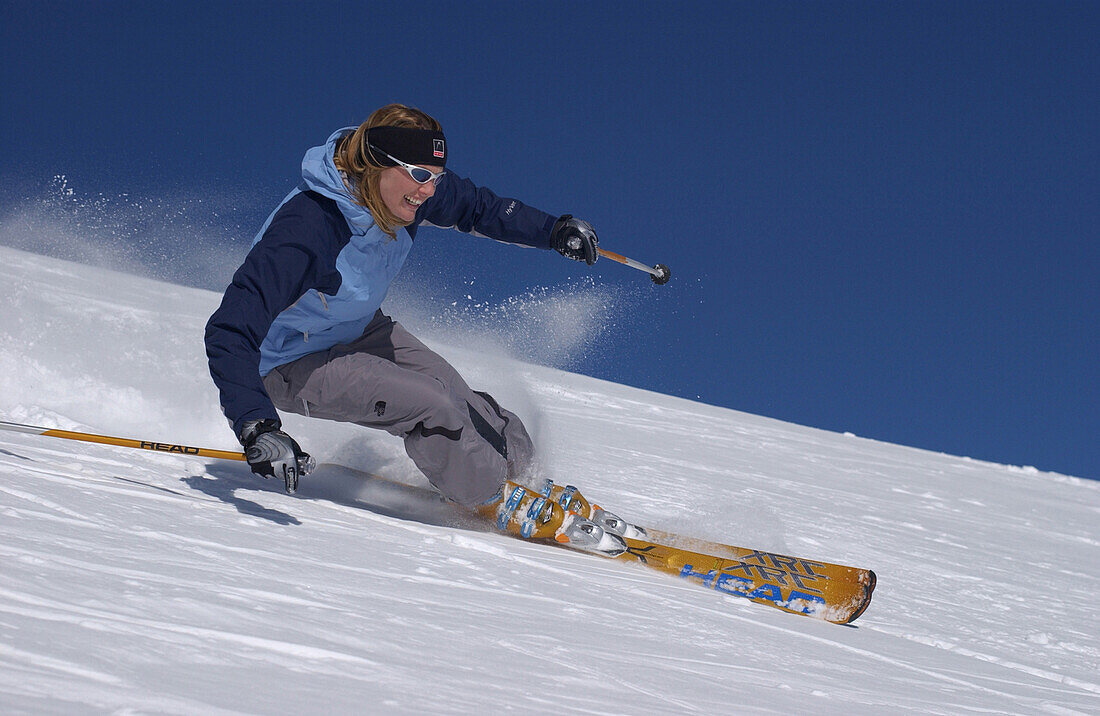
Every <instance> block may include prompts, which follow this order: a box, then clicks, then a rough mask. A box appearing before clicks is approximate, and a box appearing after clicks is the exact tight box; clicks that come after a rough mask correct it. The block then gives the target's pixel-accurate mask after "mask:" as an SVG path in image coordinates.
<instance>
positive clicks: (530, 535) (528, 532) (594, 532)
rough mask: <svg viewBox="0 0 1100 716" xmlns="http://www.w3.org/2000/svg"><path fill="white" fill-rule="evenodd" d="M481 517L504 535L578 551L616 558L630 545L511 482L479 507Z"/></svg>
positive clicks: (537, 494)
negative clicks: (543, 540) (550, 541)
mask: <svg viewBox="0 0 1100 716" xmlns="http://www.w3.org/2000/svg"><path fill="white" fill-rule="evenodd" d="M477 513H478V514H479V515H481V516H482V517H485V518H488V519H490V520H492V521H493V524H494V525H495V526H496V528H497V529H499V530H500V531H502V532H507V533H508V534H513V535H517V536H519V537H522V538H524V539H552V540H554V541H556V542H559V543H561V544H567V545H569V546H570V547H573V548H575V549H579V550H583V551H585V552H598V553H600V554H605V555H608V556H612V557H614V556H616V555H619V554H622V553H623V552H625V551H626V544H625V543H624V542H623V540H622V538H621V537H619V536H618V535H616V534H613V533H611V532H608V531H607V530H605V529H604V528H603V527H601V526H600V525H598V524H595V523H594V522H591V521H589V520H588V519H587V518H585V517H584V516H583V515H580V514H577V513H576V512H568V511H566V510H565V509H563V508H562V506H561V505H560V504H558V503H557V502H554V501H552V500H550V499H549V498H548V497H547V496H546V495H540V494H539V493H537V492H535V491H534V490H529V489H527V488H526V487H524V486H523V485H519V484H517V483H515V482H512V481H511V480H508V481H506V482H505V483H504V484H503V485H502V486H501V489H500V492H498V493H497V494H496V495H495V496H494V497H493V498H492V499H490V500H489V501H488V502H486V503H484V504H482V505H481V506H479V507H478V508H477Z"/></svg>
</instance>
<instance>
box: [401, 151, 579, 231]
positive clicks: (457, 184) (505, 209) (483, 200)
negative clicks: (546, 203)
mask: <svg viewBox="0 0 1100 716" xmlns="http://www.w3.org/2000/svg"><path fill="white" fill-rule="evenodd" d="M416 221H417V223H418V224H427V225H431V226H438V227H441V228H445V229H451V228H454V229H458V230H459V231H464V232H466V233H468V234H475V235H477V236H486V237H488V238H490V239H496V240H497V241H504V242H507V243H509V244H521V245H523V246H533V247H535V248H540V249H549V248H550V231H551V229H553V228H554V222H555V221H557V217H555V216H551V215H550V214H547V213H546V212H545V211H539V210H538V209H536V208H534V207H531V206H526V205H525V204H522V203H520V202H519V201H518V200H516V199H507V198H502V197H499V196H497V195H496V194H494V193H493V192H492V191H490V190H489V189H486V188H484V187H479V186H476V185H475V184H474V183H473V182H472V181H470V180H469V179H465V178H463V177H460V176H458V175H457V174H455V173H454V172H452V171H449V170H448V171H447V174H446V175H445V176H444V177H443V179H441V180H440V182H439V186H437V187H436V190H435V194H434V195H433V196H432V198H430V199H428V200H427V201H426V202H424V206H422V207H420V210H419V211H418V212H417V215H416Z"/></svg>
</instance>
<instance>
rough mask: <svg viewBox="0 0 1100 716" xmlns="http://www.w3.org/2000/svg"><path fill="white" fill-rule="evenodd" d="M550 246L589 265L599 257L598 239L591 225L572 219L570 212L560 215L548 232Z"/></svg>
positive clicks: (563, 254)
mask: <svg viewBox="0 0 1100 716" xmlns="http://www.w3.org/2000/svg"><path fill="white" fill-rule="evenodd" d="M550 248H552V249H554V250H555V251H557V252H558V253H559V254H561V255H562V256H568V257H569V258H571V259H573V260H574V261H583V262H585V263H586V264H588V265H589V266H591V265H592V264H594V263H596V259H598V258H600V254H599V251H598V250H599V248H600V240H599V239H598V238H596V232H595V230H593V229H592V225H591V224H589V223H588V222H587V221H583V220H581V219H574V218H573V217H572V215H570V214H566V215H565V216H563V217H561V218H560V219H558V221H557V223H555V224H554V228H553V230H552V231H551V232H550Z"/></svg>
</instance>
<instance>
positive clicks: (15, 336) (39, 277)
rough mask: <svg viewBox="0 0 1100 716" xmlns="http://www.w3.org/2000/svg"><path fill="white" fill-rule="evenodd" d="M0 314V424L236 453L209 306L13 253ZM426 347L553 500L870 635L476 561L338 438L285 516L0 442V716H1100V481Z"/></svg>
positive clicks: (234, 493)
mask: <svg viewBox="0 0 1100 716" xmlns="http://www.w3.org/2000/svg"><path fill="white" fill-rule="evenodd" d="M0 296H2V300H3V305H4V306H5V309H6V310H4V311H3V312H2V313H0V376H2V378H0V380H2V383H0V385H2V390H0V420H7V421H13V422H22V423H30V424H33V425H42V426H45V427H60V428H66V429H75V430H83V431H89V432H98V433H106V434H113V435H119V436H124V437H138V438H144V439H152V440H161V441H165V442H173V443H183V444H189V445H201V446H204V447H211V448H219V449H230V450H232V449H236V447H237V446H236V444H235V441H234V440H233V437H232V435H231V434H230V431H229V430H228V428H227V426H226V423H225V420H224V418H223V417H222V416H221V413H220V411H219V409H218V403H217V395H216V392H215V389H214V387H213V385H212V384H211V382H210V380H209V377H208V374H207V370H206V364H205V357H204V355H203V345H202V327H203V325H204V323H205V320H206V317H207V316H208V315H209V314H210V313H211V312H212V311H213V309H214V307H215V306H216V305H217V302H218V301H219V298H220V297H219V296H218V295H217V294H216V293H213V292H210V291H204V290H199V289H192V288H185V287H181V286H177V285H172V284H167V283H162V282H157V281H152V280H149V279H144V278H139V277H136V276H131V275H126V274H121V273H113V272H111V271H108V270H105V269H101V268H92V267H89V266H85V265H80V264H75V263H67V262H64V261H60V260H58V259H53V258H45V257H42V256H38V255H35V254H30V253H26V252H23V251H18V250H15V249H10V248H0ZM547 300H553V298H552V297H550V298H548V299H547ZM390 308H391V309H392V310H393V311H394V313H395V314H397V316H398V317H399V318H400V317H401V307H400V306H391V307H390ZM417 330H418V331H419V329H417ZM487 330H489V329H487ZM420 332H421V334H422V335H423V337H424V338H426V339H427V341H428V342H429V343H430V344H432V345H433V347H435V348H436V349H437V350H440V351H441V352H443V353H444V354H445V355H446V356H447V357H448V358H450V359H452V361H453V362H454V363H455V364H456V365H457V367H458V368H459V369H460V370H461V371H463V372H464V373H465V374H466V375H467V377H468V379H469V380H470V382H471V383H472V384H473V385H474V386H475V387H477V388H480V389H485V390H489V391H490V392H492V393H494V395H495V396H496V397H497V398H498V399H499V400H500V401H501V402H502V403H503V404H505V405H508V406H510V407H513V408H514V409H515V410H516V411H517V412H519V413H520V415H521V416H522V417H523V418H524V419H525V421H526V422H528V423H529V424H530V425H531V426H533V427H534V431H535V437H536V441H537V442H538V444H539V446H540V449H541V450H542V455H543V464H542V470H543V472H544V473H545V474H547V475H550V476H553V477H555V479H558V480H560V481H565V482H573V483H575V484H578V485H579V486H581V487H582V489H583V491H584V493H585V495H586V496H588V497H589V498H590V499H593V500H595V501H596V502H598V503H600V504H602V505H603V506H605V507H609V508H611V509H614V510H615V511H617V512H619V513H620V514H622V515H623V516H626V517H628V518H633V519H634V520H636V521H638V522H640V523H641V524H645V525H650V526H653V527H659V528H662V529H666V530H671V531H677V532H683V533H688V534H691V535H694V536H698V537H703V538H708V539H714V540H719V541H725V542H730V543H733V544H739V545H743V546H749V547H756V548H760V549H765V550H770V551H775V552H782V553H787V554H794V555H797V556H801V557H806V558H809V559H818V560H825V561H831V562H839V563H842V564H848V565H852V566H857V567H864V568H869V569H873V570H875V572H876V573H877V574H878V580H879V581H878V589H877V591H876V594H875V598H874V600H873V602H872V604H871V606H870V608H869V609H868V610H867V612H866V613H865V614H864V615H863V616H862V617H861V618H860V619H859V621H857V622H856V623H855V624H854V625H852V626H848V627H845V626H837V625H833V624H829V623H826V622H822V621H817V620H813V619H808V618H804V617H798V616H793V615H789V614H784V613H781V612H779V611H776V610H772V609H768V608H766V607H762V606H759V605H754V604H750V603H748V602H746V601H744V600H739V599H737V598H734V597H729V596H725V595H722V594H718V593H715V592H708V591H706V590H703V589H699V588H697V587H693V586H692V585H691V584H689V583H687V582H683V581H679V580H676V579H674V578H671V577H666V576H663V575H659V574H655V573H651V572H649V571H647V570H645V569H642V568H640V567H629V566H625V565H622V564H619V563H616V562H611V561H607V560H603V559H600V558H598V557H593V556H589V555H581V554H577V553H573V552H568V551H565V550H561V549H556V548H554V547H550V546H544V545H536V544H529V543H525V542H522V541H519V540H515V539H511V538H508V537H504V536H501V535H497V534H495V533H491V532H486V531H484V530H482V529H480V528H478V527H477V526H476V525H474V524H473V523H469V522H465V521H463V520H460V519H455V517H454V513H453V512H452V511H450V510H448V509H446V508H445V506H443V505H441V504H440V503H438V502H436V501H434V500H432V499H431V498H430V497H426V494H427V493H426V491H425V490H424V489H423V488H424V487H425V485H426V482H425V481H424V480H423V478H421V477H420V476H419V475H418V473H417V472H416V470H415V468H414V467H413V466H412V465H411V463H410V462H409V460H408V458H407V457H405V455H404V451H403V448H402V446H401V443H400V441H398V440H396V439H395V438H393V437H391V436H389V435H387V434H385V433H381V432H371V431H366V430H363V429H358V428H354V427H352V426H346V425H336V424H332V423H324V422H321V421H310V420H307V419H304V418H298V417H293V416H292V417H290V418H288V420H287V429H288V431H289V432H291V434H292V435H294V436H295V437H296V438H298V439H299V440H300V441H301V442H302V443H303V444H304V445H305V446H306V447H307V449H309V450H311V451H312V452H313V453H314V455H315V456H316V457H318V459H319V460H320V461H321V462H323V463H325V464H324V465H323V466H322V467H321V468H319V469H318V471H317V472H316V473H315V474H314V475H311V476H309V477H307V478H305V479H304V480H303V481H302V484H301V488H300V491H299V493H298V494H297V495H294V496H289V495H286V494H284V493H283V492H282V489H281V486H280V485H279V484H277V483H276V482H274V481H263V480H260V479H258V478H255V477H253V476H252V475H251V473H249V472H248V470H247V468H246V467H245V466H244V465H242V464H239V463H224V462H214V461H208V460H204V459H198V458H194V457H179V456H174V455H165V454H158V453H151V452H143V451H135V450H126V449H124V448H115V447H109V446H102V445H91V444H85V443H78V442H71V441H65V440H59V439H54V438H48V437H40V436H33V435H25V434H16V433H6V432H4V433H0V712H3V713H22V712H31V713H59V712H66V713H72V712H79V713H115V712H119V713H133V712H140V713H188V714H192V713H203V714H220V713H227V714H228V713H253V714H275V713H307V712H308V713H315V712H321V711H325V712H332V713H376V712H386V713H473V712H491V713H503V712H522V713H563V712H564V713H600V714H605V713H623V714H625V713H647V714H649V713H669V714H671V713H676V714H680V713H714V712H718V713H778V712H787V711H794V710H798V711H807V710H811V709H812V710H814V711H815V712H818V713H826V714H832V713H837V714H839V713H849V712H852V711H855V712H857V713H868V712H871V713H886V712H890V713H894V712H919V713H940V714H958V713H968V712H978V711H980V712H990V711H992V712H998V713H1001V712H1007V713H1052V714H1073V713H1081V714H1085V713H1098V712H1100V629H1098V628H1097V624H1100V604H1098V598H1097V593H1098V591H1100V529H1098V525H1100V483H1096V482H1092V481H1088V480H1082V479H1078V478H1074V477H1070V476H1062V475H1053V474H1049V473H1043V472H1039V471H1037V470H1035V469H1034V468H1013V467H1009V466H1002V465H995V464H990V463H984V462H979V461H975V460H970V459H966V458H959V457H953V456H950V455H943V454H935V453H929V452H924V451H920V450H915V449H911V448H907V447H902V446H897V445H889V444H884V443H879V442H874V441H870V440H866V439H862V438H858V437H856V436H853V435H845V434H834V433H827V432H823V431H819V430H814V429H810V428H806V427H800V426H797V425H791V424H786V423H781V422H777V421H774V420H770V419H766V418H761V417H757V416H752V415H747V414H744V413H739V412H735V411H732V410H727V409H722V408H717V407H713V406H708V405H704V404H701V403H695V402H691V401H687V400H682V399H676V398H671V397H668V396H664V395H659V394H656V393H651V392H646V391H642V390H638V389H634V388H628V387H625V386H621V385H616V384H612V383H608V382H603V381H599V380H594V379H591V378H588V377H584V376H580V375H574V374H570V373H566V372H562V371H560V370H556V369H553V368H548V367H541V366H538V365H533V364H531V363H524V362H518V361H515V360H513V359H511V358H509V357H507V356H506V355H501V354H499V353H498V352H495V351H486V350H484V349H482V348H480V347H478V346H476V345H473V344H471V342H470V341H461V340H455V339H454V338H453V336H452V335H450V334H448V333H447V332H446V331H443V330H441V331H439V332H433V330H432V329H431V326H430V325H429V326H428V330H425V331H420ZM440 336H447V338H446V340H445V341H441V340H440V338H439V337H440ZM473 338H476V336H473ZM475 343H476V342H475ZM655 350H659V347H658V348H656V349H655ZM360 471H368V472H372V473H377V474H381V475H384V476H386V477H388V478H390V479H393V480H397V481H399V482H402V483H404V484H406V485H408V487H407V488H400V487H398V486H394V485H392V484H389V483H384V482H380V481H378V480H375V479H372V478H370V477H368V476H365V475H364V474H363V473H362V472H360Z"/></svg>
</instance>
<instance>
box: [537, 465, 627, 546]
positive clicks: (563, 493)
mask: <svg viewBox="0 0 1100 716" xmlns="http://www.w3.org/2000/svg"><path fill="white" fill-rule="evenodd" d="M542 494H543V495H545V496H546V497H547V498H548V499H550V500H551V501H553V502H554V503H556V504H558V505H561V507H562V509H564V510H565V511H566V512H576V513H577V514H579V515H580V516H581V517H584V518H585V519H587V520H588V521H590V522H594V523H595V524H597V525H599V526H600V527H603V528H604V530H606V531H608V532H610V533H612V534H616V535H618V536H620V537H629V538H630V539H648V537H649V535H647V534H646V531H645V529H643V528H641V527H639V526H637V525H632V524H630V523H629V522H627V521H626V520H624V519H623V518H621V517H619V516H618V515H616V514H614V513H612V512H608V511H607V510H605V509H603V508H602V507H600V506H599V505H594V504H592V503H590V502H589V501H588V500H586V499H585V498H584V495H582V494H581V493H580V492H578V491H577V488H576V487H574V486H573V485H566V486H564V487H563V486H561V485H555V484H554V481H553V480H547V481H546V485H545V486H544V487H543V488H542Z"/></svg>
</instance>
